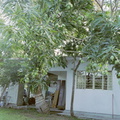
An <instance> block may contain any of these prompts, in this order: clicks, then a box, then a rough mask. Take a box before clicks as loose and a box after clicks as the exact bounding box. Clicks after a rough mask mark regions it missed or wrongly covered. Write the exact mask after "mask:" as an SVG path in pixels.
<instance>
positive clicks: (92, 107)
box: [74, 89, 112, 114]
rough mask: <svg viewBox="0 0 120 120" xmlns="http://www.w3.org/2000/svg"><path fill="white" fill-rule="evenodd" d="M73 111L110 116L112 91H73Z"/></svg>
mask: <svg viewBox="0 0 120 120" xmlns="http://www.w3.org/2000/svg"><path fill="white" fill-rule="evenodd" d="M74 101H75V102H74V110H75V111H85V112H94V113H107V114H112V91H107V90H88V89H86V90H80V89H76V90H75V99H74Z"/></svg>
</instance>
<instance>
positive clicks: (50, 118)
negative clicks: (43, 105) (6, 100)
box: [0, 108, 81, 120]
mask: <svg viewBox="0 0 120 120" xmlns="http://www.w3.org/2000/svg"><path fill="white" fill-rule="evenodd" d="M0 120H81V119H77V118H73V117H67V116H58V115H56V114H40V113H38V112H37V111H36V110H34V109H29V110H21V109H11V108H0Z"/></svg>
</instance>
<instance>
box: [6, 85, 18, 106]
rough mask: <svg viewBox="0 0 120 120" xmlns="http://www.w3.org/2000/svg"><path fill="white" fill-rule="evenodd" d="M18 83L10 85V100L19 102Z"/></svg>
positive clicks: (10, 101)
mask: <svg viewBox="0 0 120 120" xmlns="http://www.w3.org/2000/svg"><path fill="white" fill-rule="evenodd" d="M18 87H19V85H18V84H15V85H10V86H9V87H8V102H9V103H13V104H17V98H18Z"/></svg>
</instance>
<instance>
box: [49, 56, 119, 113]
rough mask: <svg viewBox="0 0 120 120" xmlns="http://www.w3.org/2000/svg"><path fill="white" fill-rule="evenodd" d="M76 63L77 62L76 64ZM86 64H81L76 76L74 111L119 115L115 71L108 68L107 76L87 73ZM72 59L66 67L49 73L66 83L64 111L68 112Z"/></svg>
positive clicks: (71, 81) (69, 59) (52, 69)
mask: <svg viewBox="0 0 120 120" xmlns="http://www.w3.org/2000/svg"><path fill="white" fill-rule="evenodd" d="M76 63H77V62H76ZM86 66H87V63H81V64H80V66H79V68H78V70H77V75H76V81H75V95H74V111H83V112H91V113H103V114H112V115H113V114H114V115H120V85H119V84H118V79H117V77H116V71H115V70H112V67H111V66H109V67H108V73H109V74H108V75H102V74H100V73H98V74H92V73H87V72H86V71H85V70H86ZM73 68H74V64H73V59H72V58H68V65H67V67H66V68H65V69H64V68H62V67H54V68H51V69H50V73H53V74H56V75H58V80H65V81H66V105H65V110H70V104H71V93H72V83H73Z"/></svg>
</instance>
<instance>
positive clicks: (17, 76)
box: [0, 59, 26, 86]
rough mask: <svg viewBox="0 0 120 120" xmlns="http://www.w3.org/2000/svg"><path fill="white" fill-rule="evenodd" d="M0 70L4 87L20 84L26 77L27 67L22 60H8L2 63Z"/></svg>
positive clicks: (1, 82)
mask: <svg viewBox="0 0 120 120" xmlns="http://www.w3.org/2000/svg"><path fill="white" fill-rule="evenodd" d="M0 69H1V73H0V84H1V85H2V86H4V85H9V84H10V83H13V84H14V83H15V82H20V81H21V79H23V78H24V76H25V72H26V65H25V63H24V61H22V60H15V59H6V60H4V61H3V62H1V66H0Z"/></svg>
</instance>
